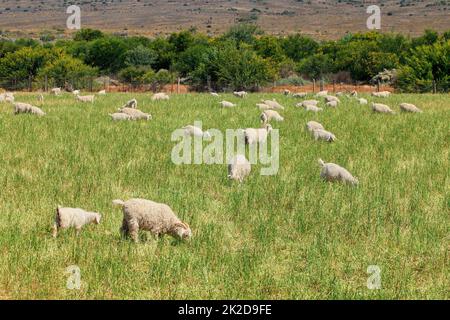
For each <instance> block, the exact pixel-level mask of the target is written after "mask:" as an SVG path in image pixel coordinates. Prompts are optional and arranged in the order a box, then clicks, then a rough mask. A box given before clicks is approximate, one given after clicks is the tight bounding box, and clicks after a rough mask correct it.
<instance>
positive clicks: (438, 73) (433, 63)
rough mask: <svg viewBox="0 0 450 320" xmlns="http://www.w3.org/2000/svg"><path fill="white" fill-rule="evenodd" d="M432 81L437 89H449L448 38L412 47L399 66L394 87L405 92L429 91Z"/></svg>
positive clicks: (449, 53)
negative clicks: (403, 62) (443, 40)
mask: <svg viewBox="0 0 450 320" xmlns="http://www.w3.org/2000/svg"><path fill="white" fill-rule="evenodd" d="M433 81H434V82H435V83H436V86H437V89H438V91H442V92H445V91H448V90H449V89H450V40H448V41H446V42H436V43H434V44H433V45H423V46H420V47H417V48H415V49H413V50H412V51H411V52H410V55H409V57H408V58H407V59H406V64H405V65H404V66H402V67H401V68H400V71H399V75H398V80H397V82H396V87H397V88H398V89H400V90H401V91H405V92H429V91H431V90H432V89H433Z"/></svg>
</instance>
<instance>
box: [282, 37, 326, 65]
mask: <svg viewBox="0 0 450 320" xmlns="http://www.w3.org/2000/svg"><path fill="white" fill-rule="evenodd" d="M281 47H282V48H283V51H284V53H285V55H286V56H288V57H289V58H291V59H292V60H294V61H295V62H299V61H300V60H302V59H304V58H306V57H308V56H311V55H313V54H315V53H316V52H317V49H318V48H319V44H318V43H317V42H316V41H314V40H313V39H311V38H309V37H305V36H302V35H299V34H296V35H290V36H288V37H287V38H286V39H283V40H282V42H281Z"/></svg>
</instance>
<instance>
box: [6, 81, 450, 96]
mask: <svg viewBox="0 0 450 320" xmlns="http://www.w3.org/2000/svg"><path fill="white" fill-rule="evenodd" d="M0 88H3V89H5V90H8V91H29V92H33V91H42V92H49V91H50V90H51V89H52V88H61V89H64V90H66V91H73V90H83V91H88V92H97V91H100V90H107V91H110V92H156V91H159V90H161V91H165V92H168V93H187V92H191V91H194V92H195V88H193V87H190V86H189V85H188V84H185V83H183V82H182V79H180V78H178V79H177V80H176V82H175V83H169V84H165V85H155V84H145V83H141V82H130V83H124V82H119V81H116V80H114V79H111V78H109V77H80V78H72V79H54V78H49V77H42V78H33V77H28V78H26V77H25V78H0ZM324 90H327V91H329V92H333V93H336V92H351V91H353V90H355V91H357V92H375V91H377V92H379V91H391V92H394V91H395V89H394V87H392V86H390V85H387V84H383V83H378V84H375V85H373V84H364V83H358V82H353V83H344V82H339V83H338V82H336V81H332V82H325V81H315V80H312V81H311V82H310V83H308V84H305V85H277V84H276V83H273V85H271V86H270V85H269V86H264V87H258V90H257V91H260V92H284V91H291V92H313V93H314V92H319V91H324ZM449 90H450V87H449V83H447V82H441V83H440V82H436V81H424V82H421V83H419V84H417V85H415V86H413V87H410V88H408V91H411V92H422V93H427V92H428V93H440V92H449ZM222 91H223V92H227V91H232V90H222Z"/></svg>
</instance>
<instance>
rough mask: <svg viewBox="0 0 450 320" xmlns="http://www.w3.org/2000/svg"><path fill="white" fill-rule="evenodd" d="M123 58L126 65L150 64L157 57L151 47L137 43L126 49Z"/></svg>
mask: <svg viewBox="0 0 450 320" xmlns="http://www.w3.org/2000/svg"><path fill="white" fill-rule="evenodd" d="M124 59H125V65H127V66H152V65H153V64H154V63H155V62H156V60H157V59H158V55H157V54H156V52H155V51H153V50H152V49H150V48H146V47H144V46H142V45H139V46H137V47H136V48H134V49H131V50H128V51H127V52H126V53H125V55H124Z"/></svg>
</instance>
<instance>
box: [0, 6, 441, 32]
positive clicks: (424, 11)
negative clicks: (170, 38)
mask: <svg viewBox="0 0 450 320" xmlns="http://www.w3.org/2000/svg"><path fill="white" fill-rule="evenodd" d="M374 3H378V4H379V5H380V7H381V8H382V30H383V31H386V32H388V31H396V32H402V33H405V34H411V35H417V34H420V33H422V31H423V30H424V29H425V28H431V29H436V30H439V31H443V30H448V29H450V19H449V14H450V1H447V0H442V1H417V0H398V1H356V0H354V1H352V0H340V1H303V0H277V1H266V0H235V1H231V0H214V1H213V0H182V1H178V0H169V1H167V0H130V1H125V0H124V1H117V0H102V1H90V2H87V1H66V0H65V1H56V0H49V1H45V2H44V1H29V0H28V1H23V0H0V29H1V30H2V31H20V32H24V33H33V32H39V31H41V30H43V29H55V30H61V31H62V30H64V29H65V25H66V24H65V21H66V19H67V17H68V15H67V14H66V8H67V7H68V6H69V5H71V4H80V6H81V8H82V26H83V27H93V28H100V29H103V30H108V31H112V32H126V33H129V34H136V33H138V34H148V35H155V34H161V33H169V32H173V31H178V30H181V29H186V28H190V27H196V28H197V29H198V30H200V31H203V32H208V33H211V34H217V33H221V32H223V31H224V30H226V29H227V28H228V27H229V26H230V25H232V24H235V23H236V22H254V23H257V24H258V25H260V26H261V27H262V28H263V29H264V30H265V31H266V32H269V33H273V34H288V33H292V32H297V31H302V32H303V33H306V34H309V35H312V36H315V37H319V38H337V37H340V36H342V35H343V34H345V33H346V32H356V31H365V30H367V29H366V20H367V17H368V14H367V13H366V8H367V7H368V6H369V5H370V4H374Z"/></svg>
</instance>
